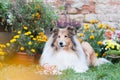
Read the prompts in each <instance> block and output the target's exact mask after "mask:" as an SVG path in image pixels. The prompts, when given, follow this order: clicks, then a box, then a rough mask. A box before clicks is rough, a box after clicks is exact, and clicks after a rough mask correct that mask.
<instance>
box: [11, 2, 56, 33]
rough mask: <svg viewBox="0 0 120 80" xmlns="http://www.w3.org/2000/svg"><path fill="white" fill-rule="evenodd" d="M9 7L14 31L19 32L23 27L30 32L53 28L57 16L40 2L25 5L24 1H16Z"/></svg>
mask: <svg viewBox="0 0 120 80" xmlns="http://www.w3.org/2000/svg"><path fill="white" fill-rule="evenodd" d="M11 7H12V8H11V9H12V10H11V11H12V13H13V15H14V16H15V22H14V25H13V27H14V29H15V30H21V29H22V26H23V25H25V26H28V29H29V30H30V31H33V32H40V31H44V30H45V29H46V28H53V27H54V26H55V22H56V19H57V15H56V14H55V12H54V11H53V8H52V7H50V6H49V5H48V4H47V5H46V4H44V3H43V2H42V0H40V1H39V2H36V1H35V2H28V3H25V2H24V0H16V1H15V2H14V4H12V5H11Z"/></svg>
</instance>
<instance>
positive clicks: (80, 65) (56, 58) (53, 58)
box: [41, 50, 88, 72]
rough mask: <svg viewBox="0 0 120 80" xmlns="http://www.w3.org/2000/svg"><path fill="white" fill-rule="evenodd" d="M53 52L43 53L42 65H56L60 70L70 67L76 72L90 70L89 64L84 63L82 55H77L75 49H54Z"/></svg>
mask: <svg viewBox="0 0 120 80" xmlns="http://www.w3.org/2000/svg"><path fill="white" fill-rule="evenodd" d="M51 52H52V53H48V54H47V55H42V58H43V59H41V65H44V64H49V65H55V66H56V67H57V68H58V70H60V71H62V70H65V69H68V68H72V69H73V70H75V71H76V72H85V71H86V70H88V66H87V65H86V64H85V63H84V61H83V60H82V57H80V56H77V55H76V53H75V52H74V51H65V50H59V51H54V50H53V51H51Z"/></svg>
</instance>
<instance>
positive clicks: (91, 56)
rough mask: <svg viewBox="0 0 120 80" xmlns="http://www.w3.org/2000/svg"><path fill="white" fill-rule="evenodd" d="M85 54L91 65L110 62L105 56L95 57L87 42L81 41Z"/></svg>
mask: <svg viewBox="0 0 120 80" xmlns="http://www.w3.org/2000/svg"><path fill="white" fill-rule="evenodd" d="M81 45H82V48H83V50H84V53H85V55H86V56H87V60H88V64H89V65H93V66H99V65H101V64H105V63H111V62H110V61H108V60H107V59H105V58H97V56H96V54H95V51H94V49H93V48H92V47H91V45H90V44H89V43H88V42H82V43H81Z"/></svg>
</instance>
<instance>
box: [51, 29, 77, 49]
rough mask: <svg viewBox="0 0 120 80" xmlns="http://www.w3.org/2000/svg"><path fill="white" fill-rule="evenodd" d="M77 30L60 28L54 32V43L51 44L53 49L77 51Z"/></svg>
mask: <svg viewBox="0 0 120 80" xmlns="http://www.w3.org/2000/svg"><path fill="white" fill-rule="evenodd" d="M74 35H75V30H74V29H73V28H71V27H68V28H60V29H55V30H53V38H54V40H53V42H52V44H51V46H52V47H55V49H56V50H58V49H66V50H69V49H72V50H75V46H76V44H75V42H74V39H73V37H74Z"/></svg>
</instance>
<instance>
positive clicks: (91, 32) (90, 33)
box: [81, 24, 105, 53]
mask: <svg viewBox="0 0 120 80" xmlns="http://www.w3.org/2000/svg"><path fill="white" fill-rule="evenodd" d="M87 27H88V28H87ZM82 31H83V33H82V34H83V35H84V36H81V38H82V39H83V41H87V42H89V43H90V45H91V46H92V47H93V48H94V50H95V52H96V53H100V46H99V45H98V42H99V41H103V40H104V39H105V38H104V32H105V29H104V28H98V24H85V25H84V27H82Z"/></svg>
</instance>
